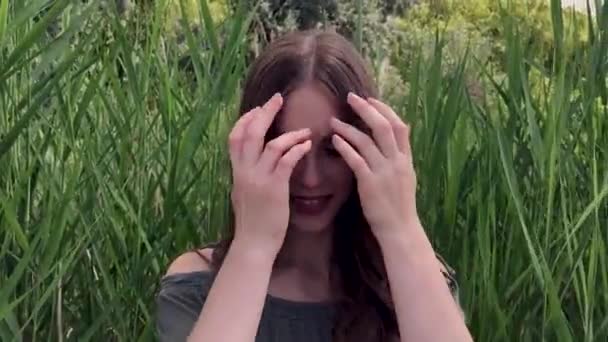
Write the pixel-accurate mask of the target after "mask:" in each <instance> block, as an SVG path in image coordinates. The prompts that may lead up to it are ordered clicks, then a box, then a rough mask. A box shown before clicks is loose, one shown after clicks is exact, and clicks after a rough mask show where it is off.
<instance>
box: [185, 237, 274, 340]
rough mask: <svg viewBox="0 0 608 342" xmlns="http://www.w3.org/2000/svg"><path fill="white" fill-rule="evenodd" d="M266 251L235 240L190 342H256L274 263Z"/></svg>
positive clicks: (194, 328)
mask: <svg viewBox="0 0 608 342" xmlns="http://www.w3.org/2000/svg"><path fill="white" fill-rule="evenodd" d="M267 250H268V249H265V248H252V246H251V244H247V245H246V246H245V244H241V243H240V242H239V241H238V240H234V242H233V243H232V245H231V247H230V249H229V251H228V253H227V254H226V257H225V259H224V262H223V264H222V267H221V268H220V270H219V271H218V274H217V276H216V277H215V280H214V282H213V285H212V286H211V289H210V290H209V293H208V295H207V299H206V301H205V305H204V306H203V309H202V311H201V314H200V316H199V318H198V320H197V321H196V323H195V325H194V327H193V329H192V332H191V334H190V336H189V338H188V341H189V342H206V341H226V342H253V341H254V340H255V336H256V334H257V331H258V326H259V323H260V318H261V316H262V310H263V308H264V301H265V299H266V294H267V293H268V284H269V282H270V273H271V270H272V264H273V261H274V256H273V255H272V253H269V252H268V251H267Z"/></svg>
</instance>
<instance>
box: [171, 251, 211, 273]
mask: <svg viewBox="0 0 608 342" xmlns="http://www.w3.org/2000/svg"><path fill="white" fill-rule="evenodd" d="M212 254H213V248H202V249H197V250H193V251H188V252H186V253H183V254H181V255H180V256H178V257H177V258H175V260H173V261H172V262H171V264H169V267H168V269H167V272H166V274H165V277H169V276H175V275H180V274H190V273H199V272H210V271H211V258H212Z"/></svg>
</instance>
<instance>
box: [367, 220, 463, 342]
mask: <svg viewBox="0 0 608 342" xmlns="http://www.w3.org/2000/svg"><path fill="white" fill-rule="evenodd" d="M407 231H408V233H407V234H402V235H400V236H391V237H384V238H383V237H379V238H378V241H379V243H380V246H381V249H382V254H383V257H384V263H385V266H386V269H387V273H388V279H389V283H390V288H391V294H392V297H393V301H394V303H395V311H396V314H397V321H398V325H399V332H400V335H401V341H418V342H427V341H428V342H435V341H462V342H464V341H472V337H471V335H470V333H469V331H468V329H467V327H466V324H465V323H464V319H463V317H462V314H461V312H460V309H459V308H458V305H457V304H456V302H455V301H454V298H453V297H452V295H451V293H450V290H449V288H448V286H447V284H446V281H445V279H444V277H443V275H442V274H441V272H440V267H439V263H438V260H437V258H436V256H435V252H434V251H433V248H432V246H431V243H430V242H429V240H428V238H427V237H426V235H425V233H424V230H423V228H422V226H421V225H420V223H419V222H418V221H416V222H413V223H411V226H409V227H407ZM438 327H441V328H440V329H438Z"/></svg>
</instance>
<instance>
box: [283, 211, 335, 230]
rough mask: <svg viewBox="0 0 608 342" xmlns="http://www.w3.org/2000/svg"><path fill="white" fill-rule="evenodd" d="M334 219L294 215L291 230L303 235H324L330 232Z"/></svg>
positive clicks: (291, 220)
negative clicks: (325, 232)
mask: <svg viewBox="0 0 608 342" xmlns="http://www.w3.org/2000/svg"><path fill="white" fill-rule="evenodd" d="M331 226H332V219H331V218H327V217H325V215H322V216H307V215H298V214H294V215H293V216H292V217H291V219H290V228H291V229H295V230H298V231H300V232H303V233H322V232H324V231H327V230H330V229H331Z"/></svg>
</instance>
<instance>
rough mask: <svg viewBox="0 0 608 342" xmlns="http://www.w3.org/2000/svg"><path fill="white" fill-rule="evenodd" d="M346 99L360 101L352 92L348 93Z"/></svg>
mask: <svg viewBox="0 0 608 342" xmlns="http://www.w3.org/2000/svg"><path fill="white" fill-rule="evenodd" d="M348 98H349V99H354V100H361V97H359V95H357V94H355V93H353V92H349V93H348Z"/></svg>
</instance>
